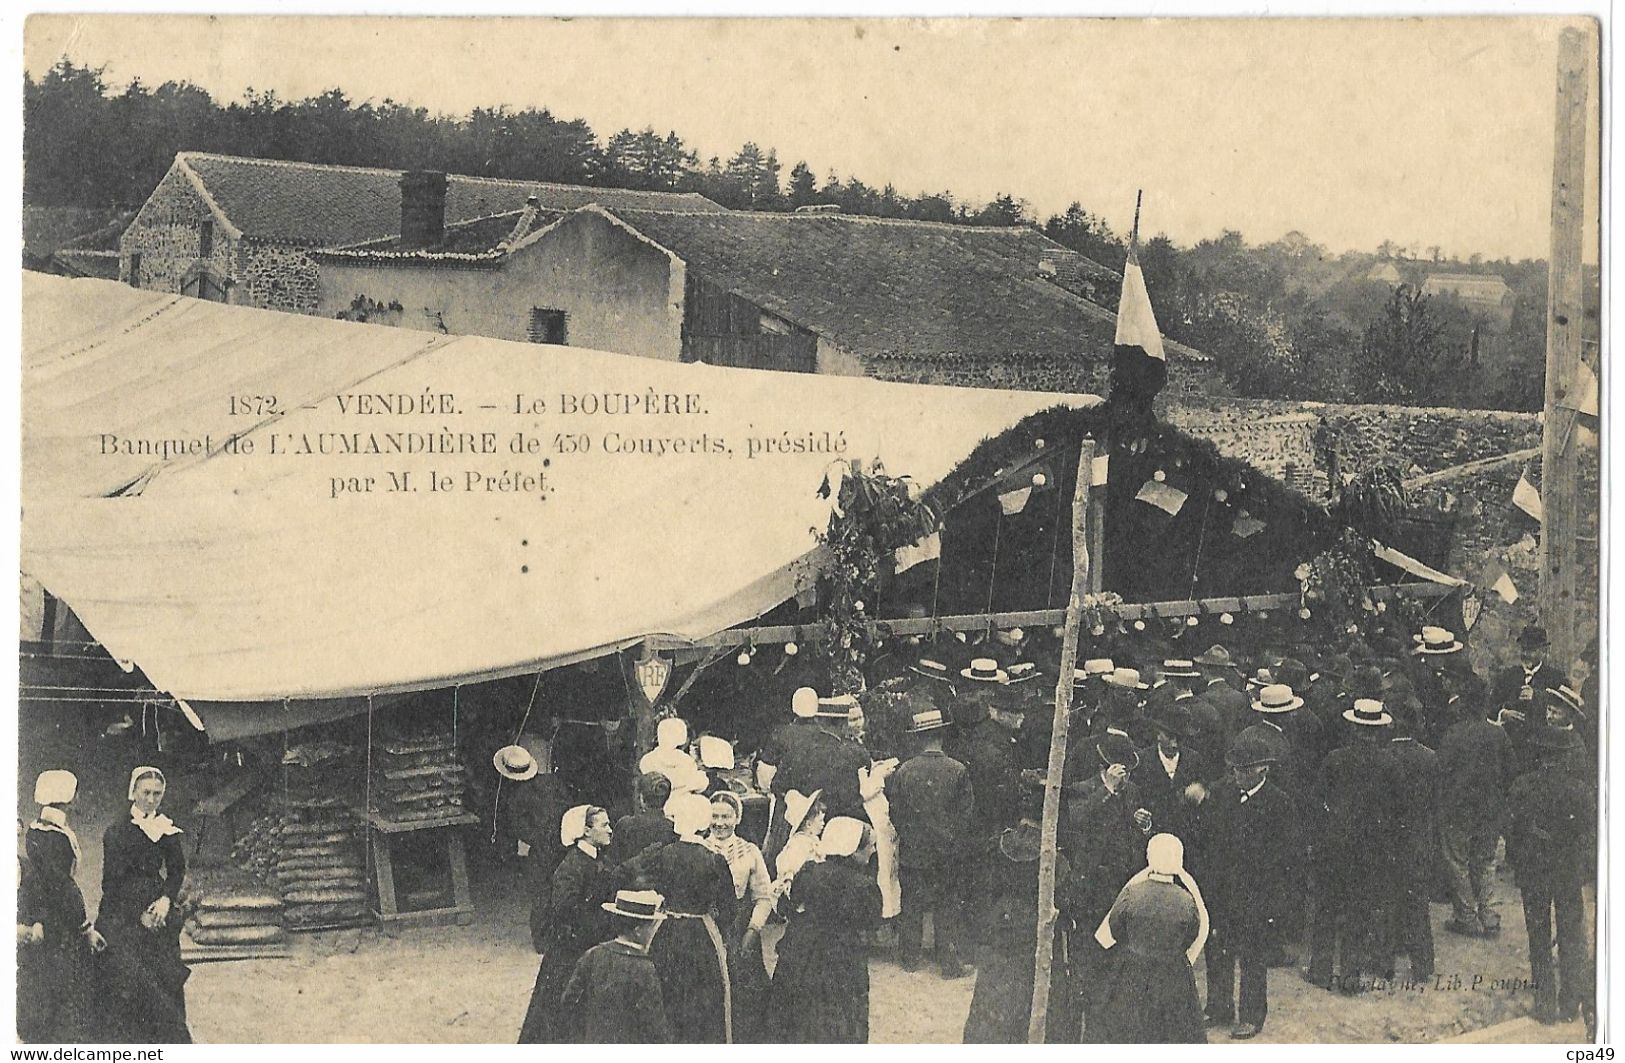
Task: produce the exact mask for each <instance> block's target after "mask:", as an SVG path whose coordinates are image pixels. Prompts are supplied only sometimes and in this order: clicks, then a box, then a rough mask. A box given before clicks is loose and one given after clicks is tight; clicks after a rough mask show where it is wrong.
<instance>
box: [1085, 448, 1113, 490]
mask: <svg viewBox="0 0 1625 1063" xmlns="http://www.w3.org/2000/svg"><path fill="white" fill-rule="evenodd" d="M1110 472H1111V455H1110V454H1098V455H1096V456H1095V459H1094V460H1093V461H1091V462H1090V463H1089V486H1090V487H1105V486H1106V477H1107V476H1108V475H1109V474H1110Z"/></svg>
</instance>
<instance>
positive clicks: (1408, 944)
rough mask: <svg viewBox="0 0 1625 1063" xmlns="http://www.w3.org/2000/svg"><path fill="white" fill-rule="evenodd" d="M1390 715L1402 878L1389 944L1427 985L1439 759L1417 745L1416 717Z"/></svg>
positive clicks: (1397, 888) (1398, 711)
mask: <svg viewBox="0 0 1625 1063" xmlns="http://www.w3.org/2000/svg"><path fill="white" fill-rule="evenodd" d="M1392 715H1393V717H1394V730H1393V737H1392V738H1391V739H1389V742H1388V748H1389V750H1390V751H1391V752H1392V753H1393V756H1394V758H1395V760H1396V761H1397V762H1398V764H1399V780H1400V789H1399V794H1398V797H1399V804H1398V808H1397V819H1396V825H1397V827H1398V834H1397V837H1396V838H1395V851H1396V852H1397V854H1398V860H1397V865H1396V870H1397V872H1398V874H1397V875H1396V876H1395V878H1394V899H1393V905H1394V908H1393V915H1394V922H1393V931H1392V936H1391V938H1390V940H1391V941H1392V942H1393V945H1394V951H1395V952H1396V953H1399V952H1403V953H1405V954H1406V955H1407V956H1409V957H1410V958H1411V979H1412V981H1425V980H1426V979H1429V978H1432V977H1433V923H1432V920H1431V918H1430V916H1429V914H1428V902H1429V900H1431V898H1432V894H1433V871H1434V868H1435V866H1436V865H1437V862H1438V855H1439V854H1438V845H1437V838H1438V834H1437V832H1436V830H1435V824H1434V815H1433V810H1434V806H1435V805H1436V804H1437V802H1438V795H1439V758H1438V755H1437V754H1435V753H1434V752H1433V750H1432V749H1430V748H1428V747H1427V746H1425V745H1423V744H1422V743H1421V742H1420V741H1418V739H1417V737H1416V731H1417V721H1416V717H1415V716H1414V715H1412V714H1411V713H1409V712H1407V711H1404V710H1402V709H1399V708H1397V707H1396V708H1394V709H1393V710H1392ZM1384 973H1387V974H1391V973H1392V972H1391V971H1387V972H1384Z"/></svg>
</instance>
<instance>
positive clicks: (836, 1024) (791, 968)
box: [763, 917, 869, 1045]
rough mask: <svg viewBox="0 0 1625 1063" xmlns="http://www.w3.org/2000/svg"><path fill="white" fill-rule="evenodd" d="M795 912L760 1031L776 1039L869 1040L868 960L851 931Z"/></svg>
mask: <svg viewBox="0 0 1625 1063" xmlns="http://www.w3.org/2000/svg"><path fill="white" fill-rule="evenodd" d="M800 929H802V928H798V927H797V926H796V922H795V919H794V917H792V919H791V922H790V928H789V930H787V931H786V932H785V935H784V938H783V939H782V940H781V941H780V942H779V962H778V966H777V967H776V968H775V969H774V971H773V981H772V982H771V983H770V984H769V986H768V990H767V1017H766V1025H765V1028H764V1030H763V1035H764V1036H765V1037H766V1038H768V1039H770V1040H772V1041H774V1042H777V1043H780V1044H801V1045H804V1044H854V1045H861V1044H868V1042H869V961H868V957H867V956H866V955H865V954H864V950H863V947H862V943H861V941H859V942H857V943H856V944H855V945H854V942H853V941H852V940H851V938H852V935H851V934H847V933H843V932H837V933H828V932H820V930H819V928H806V929H805V930H804V931H803V932H800V933H798V930H800Z"/></svg>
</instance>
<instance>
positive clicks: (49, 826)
mask: <svg viewBox="0 0 1625 1063" xmlns="http://www.w3.org/2000/svg"><path fill="white" fill-rule="evenodd" d="M78 789H79V780H78V779H76V778H75V777H74V775H73V773H72V772H69V771H61V770H53V771H46V772H41V773H40V777H39V779H38V780H37V781H36V782H35V783H34V801H35V802H36V803H37V804H38V805H39V806H40V810H39V817H38V818H37V819H35V820H34V822H32V823H30V824H29V825H28V830H27V831H26V832H25V833H24V835H23V847H22V855H23V879H22V884H21V885H22V889H21V894H22V897H23V898H24V900H23V902H22V903H21V904H20V905H19V910H18V914H17V923H18V927H19V933H18V945H19V948H18V949H17V1035H18V1038H19V1039H20V1040H22V1041H25V1042H28V1043H30V1044H37V1043H42V1042H46V1041H55V1042H64V1041H86V1040H90V1039H91V1036H90V1030H89V1028H88V1025H87V1019H88V1016H89V1014H90V1002H89V999H88V997H89V994H90V991H91V970H90V959H89V957H90V954H91V953H92V952H100V951H101V950H102V949H103V948H105V947H106V946H107V942H106V941H105V940H104V939H103V938H102V936H101V934H100V933H98V932H97V930H96V928H95V926H94V925H92V923H91V921H90V917H89V915H88V914H87V913H86V911H85V896H84V894H83V893H81V892H80V890H79V883H78V882H77V881H75V879H74V873H75V872H76V871H78V869H79V857H80V851H79V838H78V836H77V835H76V834H74V832H73V828H72V827H71V826H70V825H69V824H68V807H69V806H70V805H72V804H73V799H74V797H75V795H76V794H77V793H78Z"/></svg>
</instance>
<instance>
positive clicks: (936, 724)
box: [908, 709, 948, 735]
mask: <svg viewBox="0 0 1625 1063" xmlns="http://www.w3.org/2000/svg"><path fill="white" fill-rule="evenodd" d="M947 726H948V721H947V720H946V719H944V718H943V715H942V710H941V709H921V710H920V711H919V712H916V713H915V714H914V715H913V717H912V718H911V719H910V720H909V722H908V733H909V734H911V735H913V734H920V733H922V732H924V731H935V730H938V729H939V728H943V727H947Z"/></svg>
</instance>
